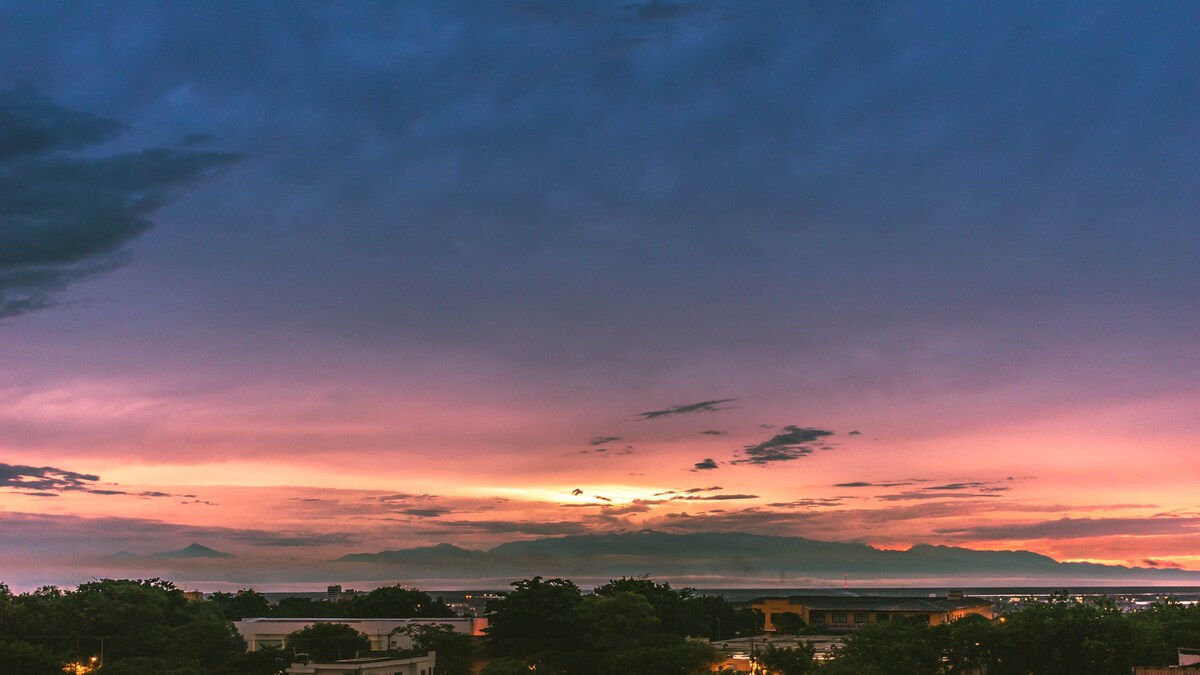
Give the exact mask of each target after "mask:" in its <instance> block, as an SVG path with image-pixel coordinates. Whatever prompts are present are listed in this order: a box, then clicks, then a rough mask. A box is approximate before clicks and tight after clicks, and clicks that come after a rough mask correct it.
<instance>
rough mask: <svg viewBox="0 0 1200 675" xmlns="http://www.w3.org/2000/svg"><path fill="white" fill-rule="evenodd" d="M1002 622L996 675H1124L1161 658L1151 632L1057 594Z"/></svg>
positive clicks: (1113, 611)
mask: <svg viewBox="0 0 1200 675" xmlns="http://www.w3.org/2000/svg"><path fill="white" fill-rule="evenodd" d="M1005 618H1006V621H1005V624H1004V628H1003V630H1001V631H1000V637H999V640H998V645H997V649H996V654H995V656H996V661H997V664H996V665H995V666H994V667H992V668H990V669H989V672H992V673H996V674H997V675H1008V674H1010V673H1012V674H1017V673H1019V674H1020V675H1025V674H1026V673H1033V675H1109V674H1112V675H1118V674H1120V675H1123V674H1124V673H1128V672H1130V670H1132V667H1133V666H1134V665H1154V664H1153V663H1152V661H1154V660H1155V659H1156V658H1161V657H1162V650H1161V649H1156V648H1155V644H1154V642H1156V641H1157V639H1156V638H1155V637H1154V633H1155V631H1153V630H1147V626H1145V625H1138V624H1137V623H1136V622H1134V621H1132V620H1130V619H1129V617H1127V616H1126V615H1124V614H1122V613H1121V611H1120V610H1119V609H1118V608H1117V607H1116V606H1115V605H1114V604H1113V603H1112V601H1111V600H1107V599H1101V600H1099V601H1095V602H1077V601H1075V600H1072V599H1070V598H1068V597H1067V596H1066V594H1065V593H1060V594H1056V595H1055V596H1053V597H1052V598H1051V599H1050V601H1049V602H1039V603H1033V604H1031V605H1029V606H1028V607H1026V608H1025V609H1023V610H1022V611H1020V612H1017V613H1015V614H1011V615H1008V616H1007V617H1005ZM1159 635H1160V636H1161V633H1160V634H1159Z"/></svg>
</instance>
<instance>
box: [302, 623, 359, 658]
mask: <svg viewBox="0 0 1200 675" xmlns="http://www.w3.org/2000/svg"><path fill="white" fill-rule="evenodd" d="M283 645H284V648H285V650H286V651H289V652H293V653H295V654H308V655H309V658H311V659H312V660H313V661H318V662H322V663H326V662H329V661H337V660H338V659H352V658H354V657H355V656H357V655H358V654H359V653H360V652H365V651H368V650H370V649H371V640H370V639H369V638H368V637H367V636H366V635H364V634H362V633H360V632H358V631H356V630H354V628H352V627H351V626H348V625H346V624H344V623H314V624H312V625H311V626H305V627H304V628H301V629H300V630H298V631H296V632H294V633H292V634H290V635H288V636H287V637H286V638H285V639H284V642H283Z"/></svg>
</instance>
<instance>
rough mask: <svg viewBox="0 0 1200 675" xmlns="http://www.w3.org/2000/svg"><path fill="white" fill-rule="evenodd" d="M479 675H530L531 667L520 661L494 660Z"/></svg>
mask: <svg viewBox="0 0 1200 675" xmlns="http://www.w3.org/2000/svg"><path fill="white" fill-rule="evenodd" d="M479 675H529V666H527V665H525V662H524V661H521V660H519V659H509V658H500V659H493V660H491V661H489V662H488V664H487V665H486V666H484V667H483V670H481V671H479Z"/></svg>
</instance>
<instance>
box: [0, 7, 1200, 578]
mask: <svg viewBox="0 0 1200 675" xmlns="http://www.w3.org/2000/svg"><path fill="white" fill-rule="evenodd" d="M1198 25H1200V4H1195V3H1182V2H1174V3H1172V2H1162V3H1122V2H1104V1H1098V0H1087V1H1086V2H1056V3H1042V2H967V3H963V2H957V3H956V2H913V3H865V2H864V3H843V2H806V3H792V2H761V3H749V4H746V3H737V2H695V3H687V2H670V1H667V0H654V1H652V2H640V1H635V2H629V1H628V0H616V1H614V2H586V3H560V2H538V1H537V0H531V1H504V2H463V3H458V2H429V3H365V2H364V3H322V2H278V3H269V2H254V3H241V2H203V3H200V2H194V3H158V2H145V3H141V2H119V3H109V2H96V3H89V2H70V3H55V2H16V1H11V2H10V1H7V0H0V36H2V38H0V581H6V582H8V583H9V584H10V585H12V586H13V587H14V588H21V589H28V588H30V587H33V586H36V585H37V584H40V583H60V584H68V585H70V584H75V583H79V582H81V581H85V580H87V579H89V578H91V577H93V576H112V575H141V574H147V573H152V572H158V571H159V570H157V569H155V568H154V567H153V565H152V564H151V563H149V562H147V561H146V560H139V559H138V558H129V557H117V558H114V557H112V556H113V554H114V553H116V552H118V551H128V552H132V553H135V554H148V553H153V552H159V551H169V550H174V549H179V548H182V547H183V546H185V545H187V544H189V543H191V542H199V543H201V544H204V545H206V546H211V547H213V548H215V549H219V550H221V551H227V552H230V553H233V554H236V555H237V556H238V560H239V561H240V563H241V564H242V565H243V567H244V569H246V570H250V571H248V572H246V574H247V575H248V576H246V577H245V579H246V580H249V581H259V582H262V583H267V582H272V581H275V582H278V581H279V580H280V579H282V578H283V576H281V575H280V574H279V573H277V571H278V570H280V569H291V570H305V569H307V570H309V571H310V572H311V573H309V574H307V576H305V575H304V574H301V573H300V572H296V573H295V574H294V575H293V576H290V577H288V578H290V579H300V578H301V577H304V578H305V579H309V580H312V581H314V582H315V581H316V580H319V579H330V580H331V581H336V580H337V579H333V578H331V577H333V576H334V575H336V574H337V572H336V570H331V569H329V568H327V567H324V566H327V562H326V561H329V560H331V559H333V558H336V557H338V556H340V555H343V554H345V553H350V552H363V551H379V550H384V549H396V548H407V547H415V546H425V545H431V544H437V543H441V542H449V543H454V544H457V545H460V546H464V547H471V548H487V547H489V546H493V545H496V544H499V543H501V542H506V541H512V540H516V539H526V538H532V537H544V536H555V535H563V534H578V533H586V532H616V531H636V530H643V529H653V530H659V531H663V532H709V531H715V532H725V531H741V532H752V533H760V534H780V535H797V536H803V537H810V538H814V539H822V540H831V541H851V542H861V543H867V544H871V545H875V546H880V547H886V548H907V547H909V546H911V545H912V544H915V543H933V544H950V545H956V546H967V547H971V548H979V549H1015V548H1020V549H1027V550H1031V551H1036V552H1039V553H1043V554H1046V555H1049V556H1052V557H1054V558H1056V559H1059V560H1089V561H1097V562H1105V563H1114V564H1123V565H1131V566H1141V567H1183V568H1186V569H1193V570H1200V498H1198V497H1197V495H1200V262H1198V261H1200V227H1197V214H1198V213H1200V41H1197V40H1196V39H1195V38H1196V35H1195V31H1196V27H1197V26H1198ZM536 572H537V570H531V573H536ZM631 572H633V573H636V572H637V571H636V570H631ZM192 573H193V574H194V575H197V576H194V577H193V578H192V579H190V581H194V582H196V581H199V582H203V581H212V582H217V581H222V580H223V579H222V578H217V577H218V576H219V575H218V573H217V572H215V571H214V572H211V575H216V576H209V577H205V576H204V575H205V574H209V572H205V571H203V570H194V571H192ZM285 576H286V575H285ZM240 580H242V579H239V581H240ZM839 581H840V579H839Z"/></svg>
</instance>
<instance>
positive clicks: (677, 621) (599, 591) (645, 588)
mask: <svg viewBox="0 0 1200 675" xmlns="http://www.w3.org/2000/svg"><path fill="white" fill-rule="evenodd" d="M620 593H635V594H637V595H640V596H641V597H643V598H645V599H646V601H647V602H649V603H650V606H651V607H653V608H654V615H655V616H657V617H658V620H659V622H660V623H661V625H662V628H663V630H667V631H669V632H671V633H675V634H678V635H684V634H686V633H685V624H686V623H687V619H686V617H685V611H684V603H685V601H686V600H687V599H689V598H691V597H692V595H693V594H694V591H693V590H692V589H690V588H684V589H682V590H678V591H677V590H675V589H673V588H671V584H669V583H666V582H663V583H661V584H660V583H656V582H654V581H652V580H651V579H650V578H649V577H646V576H640V577H621V578H620V579H617V580H613V581H609V582H608V583H607V584H604V585H603V586H597V587H596V588H595V589H594V590H593V591H592V595H596V596H600V597H605V596H612V595H617V594H620ZM701 634H703V633H701Z"/></svg>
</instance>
